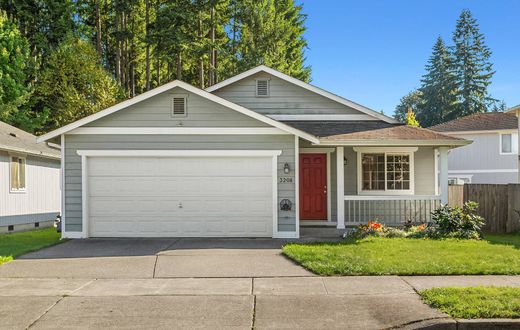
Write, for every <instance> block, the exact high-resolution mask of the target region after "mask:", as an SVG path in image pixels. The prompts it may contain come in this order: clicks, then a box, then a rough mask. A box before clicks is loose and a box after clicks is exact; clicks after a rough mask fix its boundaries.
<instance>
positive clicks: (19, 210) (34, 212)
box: [0, 151, 61, 222]
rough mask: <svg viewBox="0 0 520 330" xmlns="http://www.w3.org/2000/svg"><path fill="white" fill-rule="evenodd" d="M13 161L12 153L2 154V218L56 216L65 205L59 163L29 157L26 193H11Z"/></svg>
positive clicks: (0, 203)
mask: <svg viewBox="0 0 520 330" xmlns="http://www.w3.org/2000/svg"><path fill="white" fill-rule="evenodd" d="M9 161H10V159H9V154H8V153H7V152H3V151H0V178H2V179H1V180H0V218H4V217H5V218H4V219H15V218H14V217H11V216H18V215H23V216H24V217H25V218H27V217H31V216H33V218H35V219H36V218H38V219H40V218H39V217H40V215H41V214H47V213H52V214H54V216H53V218H54V217H56V214H57V213H59V212H60V205H61V202H60V199H61V190H60V162H59V160H52V159H46V158H40V157H34V156H27V159H26V186H27V189H26V192H25V193H11V192H10V174H9ZM7 217H9V218H7ZM31 219H32V218H31ZM1 221H2V220H0V222H1ZM6 221H7V220H6ZM17 221H18V220H17Z"/></svg>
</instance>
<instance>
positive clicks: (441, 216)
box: [431, 201, 485, 239]
mask: <svg viewBox="0 0 520 330" xmlns="http://www.w3.org/2000/svg"><path fill="white" fill-rule="evenodd" d="M477 209H478V203H475V202H472V201H468V202H466V203H464V205H463V206H462V208H460V207H451V206H449V205H444V206H442V207H440V208H439V209H437V210H435V211H433V212H432V220H433V222H434V228H433V229H434V230H433V231H432V233H431V234H432V235H434V236H437V237H454V238H467V239H479V238H481V237H482V226H483V225H484V223H485V221H484V219H483V218H482V217H481V216H479V215H478V214H477Z"/></svg>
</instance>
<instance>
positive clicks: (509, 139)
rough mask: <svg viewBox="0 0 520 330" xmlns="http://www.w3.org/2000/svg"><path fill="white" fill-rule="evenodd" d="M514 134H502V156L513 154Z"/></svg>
mask: <svg viewBox="0 0 520 330" xmlns="http://www.w3.org/2000/svg"><path fill="white" fill-rule="evenodd" d="M514 147H515V146H514V140H513V134H500V154H505V155H507V154H512V153H515V152H516V151H515V150H514V149H515V148H514Z"/></svg>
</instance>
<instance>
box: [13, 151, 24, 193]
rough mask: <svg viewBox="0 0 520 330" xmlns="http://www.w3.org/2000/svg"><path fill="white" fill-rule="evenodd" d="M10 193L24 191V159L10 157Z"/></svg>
mask: <svg viewBox="0 0 520 330" xmlns="http://www.w3.org/2000/svg"><path fill="white" fill-rule="evenodd" d="M11 191H13V192H23V191H25V158H22V157H19V156H11Z"/></svg>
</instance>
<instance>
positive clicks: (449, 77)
mask: <svg viewBox="0 0 520 330" xmlns="http://www.w3.org/2000/svg"><path fill="white" fill-rule="evenodd" d="M452 68H453V61H452V58H451V54H450V52H449V50H448V48H447V47H446V45H445V44H444V41H443V40H442V38H441V37H439V38H437V41H436V42H435V45H434V46H433V50H432V55H431V56H430V59H429V60H428V64H427V65H426V71H427V73H426V74H425V75H424V76H423V78H422V80H421V88H420V91H421V92H422V102H421V105H420V106H419V111H418V112H417V119H418V120H419V122H420V123H421V124H422V125H424V126H426V127H429V126H433V125H437V124H440V123H443V122H445V121H448V120H450V119H452V118H454V117H455V116H456V115H457V113H456V110H457V105H458V103H457V85H456V81H455V75H454V74H453V72H452Z"/></svg>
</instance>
